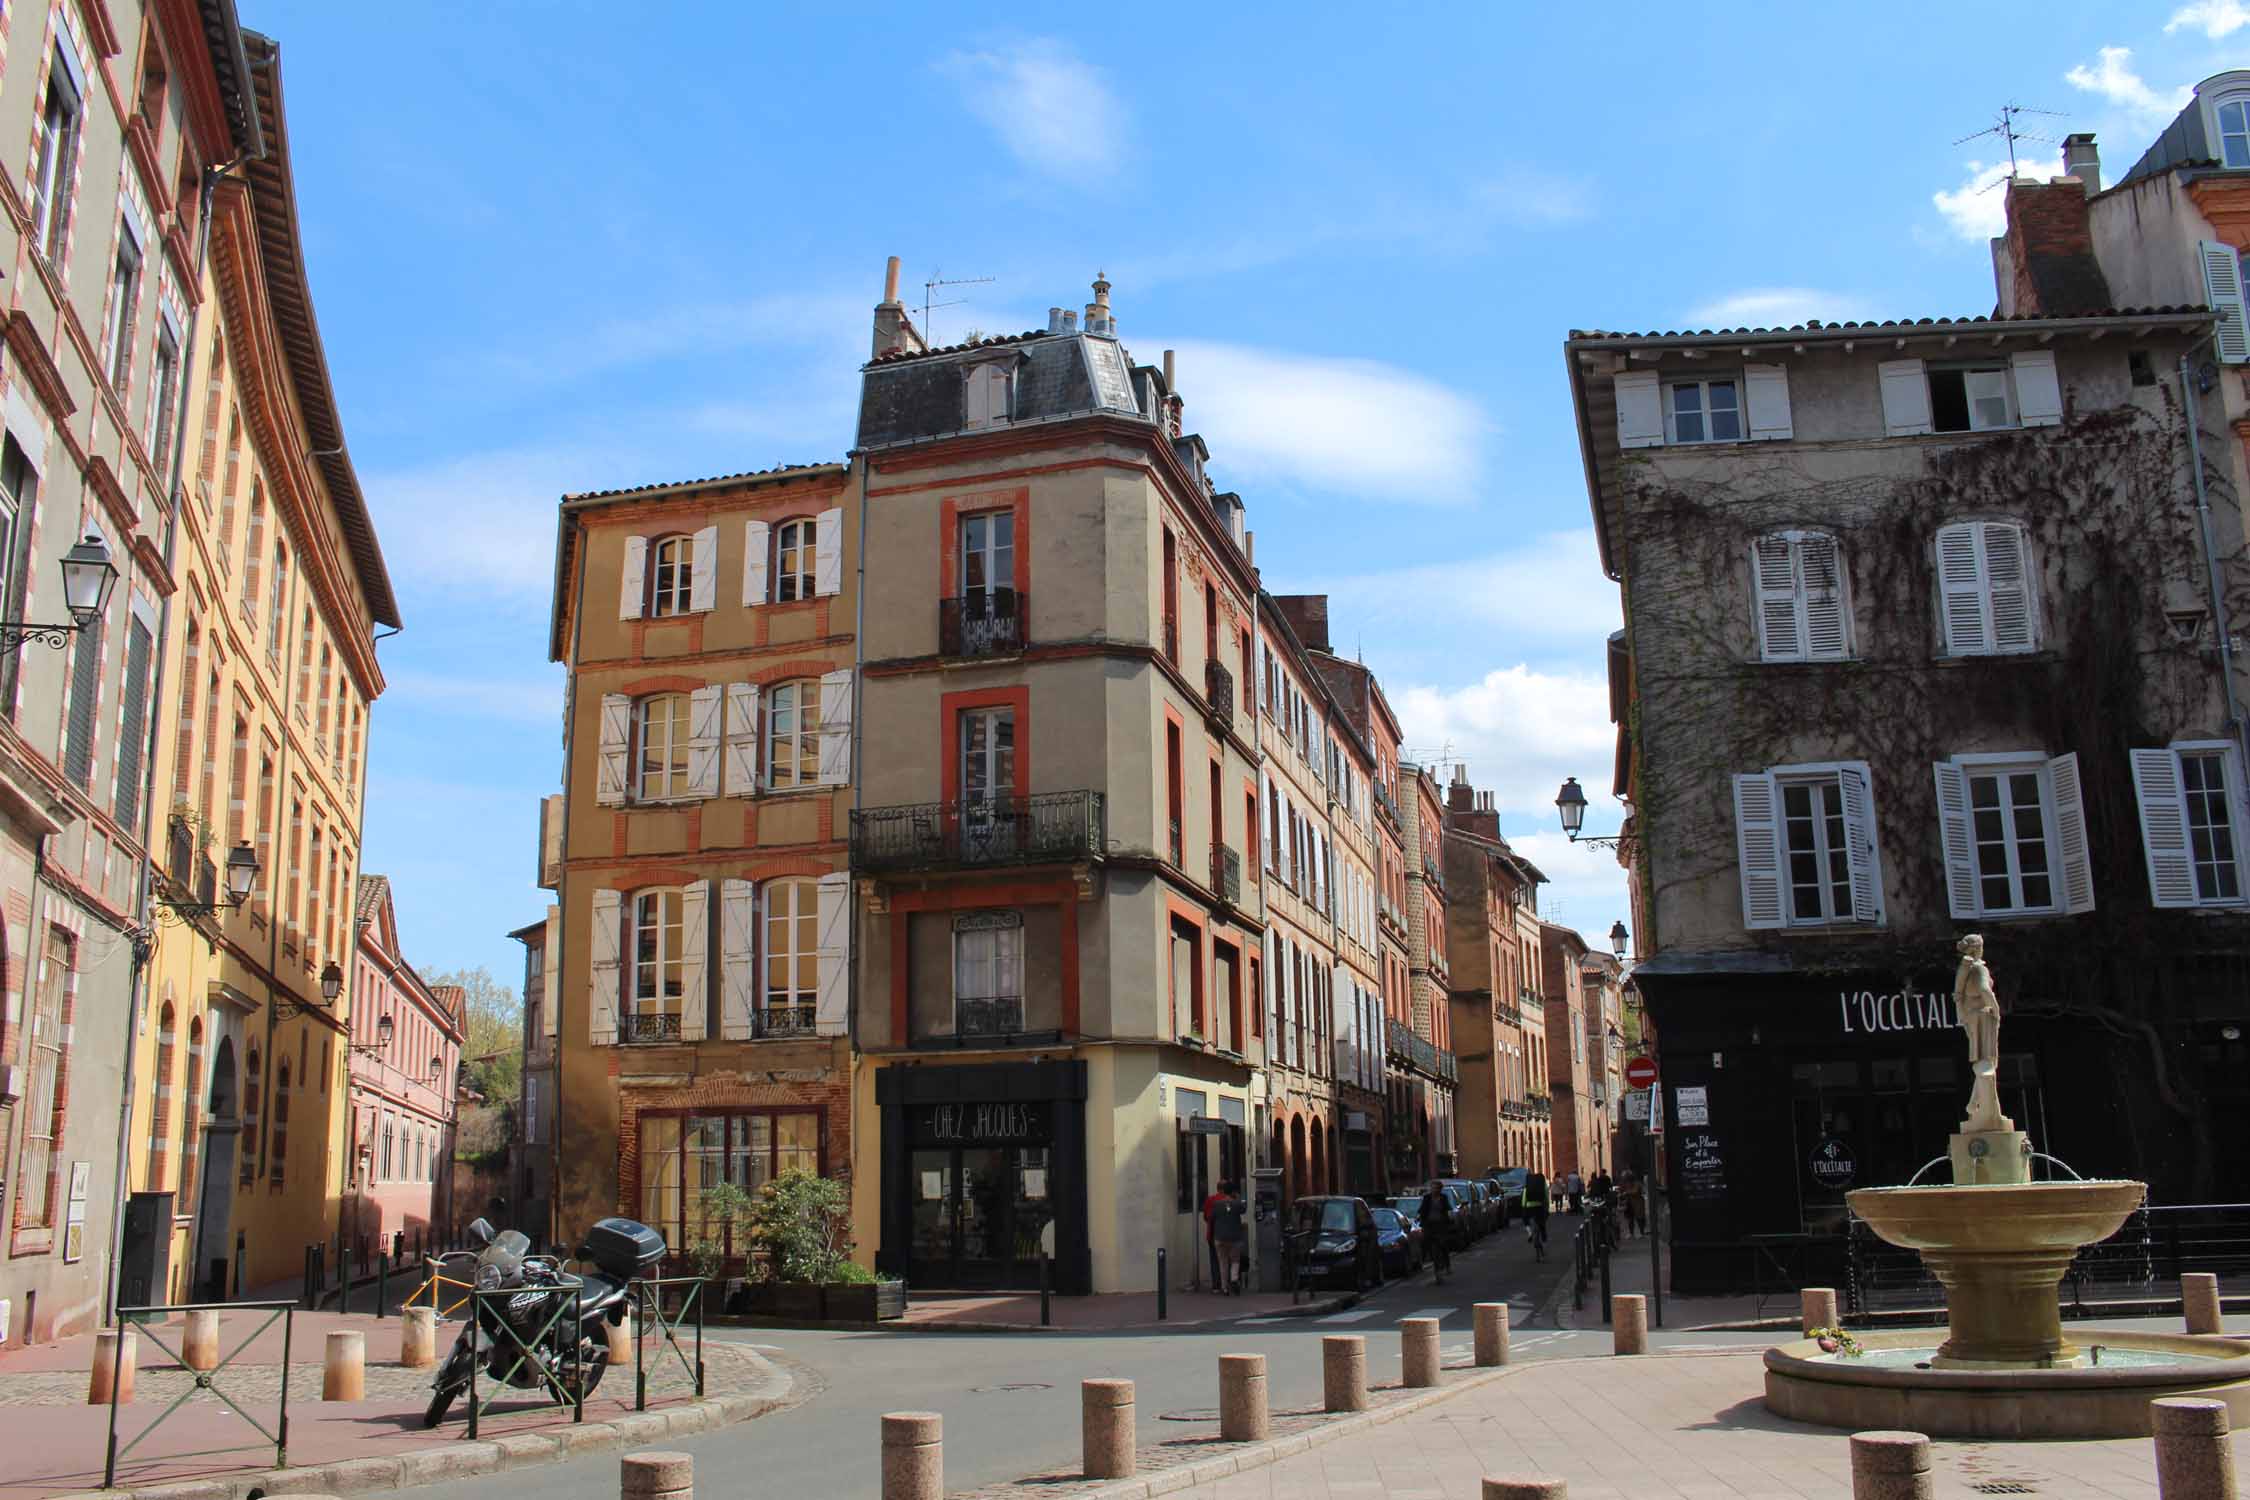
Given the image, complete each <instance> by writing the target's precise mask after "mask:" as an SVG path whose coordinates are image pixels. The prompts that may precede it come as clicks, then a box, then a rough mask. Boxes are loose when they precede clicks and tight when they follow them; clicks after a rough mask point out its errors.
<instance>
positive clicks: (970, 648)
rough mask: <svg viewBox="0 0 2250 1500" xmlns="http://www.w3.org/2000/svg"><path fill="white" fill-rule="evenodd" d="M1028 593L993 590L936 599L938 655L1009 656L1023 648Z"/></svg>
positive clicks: (1028, 613) (1029, 603) (1028, 606)
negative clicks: (957, 597) (960, 596)
mask: <svg viewBox="0 0 2250 1500" xmlns="http://www.w3.org/2000/svg"><path fill="white" fill-rule="evenodd" d="M1030 613H1031V596H1030V595H1029V594H1019V593H1017V592H1016V591H1015V590H1014V589H993V590H990V591H989V592H986V593H981V594H969V595H966V596H964V597H962V598H959V599H940V600H939V601H938V654H939V655H940V656H1013V655H1014V654H1015V653H1017V652H1019V651H1021V650H1022V649H1023V643H1024V636H1025V631H1024V621H1025V619H1026V618H1027V617H1028V616H1029V615H1030Z"/></svg>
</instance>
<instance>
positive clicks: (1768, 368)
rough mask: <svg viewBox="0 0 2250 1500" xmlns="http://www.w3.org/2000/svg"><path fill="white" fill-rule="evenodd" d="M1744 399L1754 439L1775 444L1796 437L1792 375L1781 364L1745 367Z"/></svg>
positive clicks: (1743, 374) (1743, 381) (1743, 371)
mask: <svg viewBox="0 0 2250 1500" xmlns="http://www.w3.org/2000/svg"><path fill="white" fill-rule="evenodd" d="M1742 389H1743V398H1744V400H1745V402H1746V404H1747V405H1748V406H1749V408H1750V436H1751V438H1752V439H1754V440H1765V441H1771V440H1776V439H1780V438H1788V437H1795V436H1796V428H1795V426H1794V425H1793V424H1792V423H1791V421H1790V418H1789V372H1788V371H1787V370H1785V369H1783V368H1782V367H1781V366H1780V365H1744V366H1743V367H1742Z"/></svg>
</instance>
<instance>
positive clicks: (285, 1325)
mask: <svg viewBox="0 0 2250 1500" xmlns="http://www.w3.org/2000/svg"><path fill="white" fill-rule="evenodd" d="M296 1307H297V1304H296V1303H294V1302H167V1303H160V1304H151V1305H149V1306H146V1307H120V1308H119V1309H118V1310H117V1337H116V1339H115V1340H113V1341H112V1342H111V1344H110V1361H111V1363H110V1367H109V1435H108V1439H107V1442H106V1444H105V1447H104V1450H103V1457H102V1488H103V1489H105V1490H107V1489H115V1488H116V1487H117V1465H118V1463H119V1462H120V1461H122V1460H123V1459H125V1458H126V1457H127V1456H129V1455H130V1454H131V1453H132V1451H133V1450H134V1449H135V1448H136V1447H138V1446H139V1445H140V1443H141V1440H142V1439H144V1438H146V1437H147V1436H148V1435H149V1434H150V1433H152V1432H154V1431H155V1430H156V1429H157V1428H159V1427H161V1426H163V1425H164V1422H165V1420H166V1419H167V1418H169V1417H170V1416H171V1415H172V1414H173V1413H175V1412H177V1411H178V1410H179V1409H180V1408H181V1407H183V1406H185V1405H186V1404H187V1402H188V1398H189V1397H191V1396H196V1395H201V1394H209V1395H212V1396H216V1397H218V1398H219V1400H221V1401H223V1402H225V1403H226V1405H227V1407H228V1408H229V1409H230V1410H231V1411H233V1412H234V1414H235V1415H236V1416H238V1417H240V1418H242V1420H243V1421H245V1422H247V1423H249V1424H250V1428H251V1430H252V1431H253V1432H256V1433H257V1434H258V1436H260V1437H261V1438H263V1439H265V1442H266V1443H271V1444H273V1464H274V1467H275V1468H277V1469H282V1468H287V1467H288V1466H289V1344H290V1337H291V1335H292V1334H293V1333H294V1331H295V1328H296ZM211 1311H216V1312H218V1313H220V1314H221V1315H222V1316H223V1315H225V1314H226V1313H230V1312H248V1313H260V1312H262V1313H264V1314H266V1317H265V1320H264V1321H263V1322H261V1323H259V1324H258V1326H257V1327H255V1328H253V1329H251V1330H250V1332H249V1334H248V1335H247V1336H246V1337H245V1338H243V1340H242V1341H241V1342H240V1343H238V1344H236V1345H235V1346H234V1349H233V1350H232V1351H231V1352H230V1353H228V1354H225V1355H223V1356H221V1357H220V1359H219V1362H218V1363H217V1364H216V1365H214V1366H212V1367H211V1368H210V1369H208V1370H196V1369H192V1368H190V1366H189V1365H188V1360H187V1353H186V1337H185V1334H186V1330H185V1328H184V1327H183V1329H182V1330H181V1334H182V1337H181V1347H180V1348H178V1349H175V1348H173V1347H172V1346H171V1345H170V1344H167V1343H165V1342H164V1339H163V1337H162V1336H161V1335H160V1334H159V1333H158V1332H157V1330H156V1328H155V1327H154V1326H152V1325H153V1323H154V1322H155V1321H156V1320H160V1319H164V1318H168V1317H170V1316H171V1315H172V1314H174V1313H182V1314H185V1313H196V1312H211ZM275 1319H279V1320H280V1322H281V1372H282V1378H281V1395H280V1398H279V1406H278V1408H277V1409H276V1411H275V1415H274V1425H273V1427H272V1428H271V1429H268V1428H267V1426H266V1425H265V1423H263V1422H261V1421H259V1420H258V1419H257V1418H256V1417H254V1416H252V1415H251V1414H250V1413H249V1412H248V1411H247V1410H245V1409H244V1408H243V1406H242V1403H241V1402H238V1401H236V1400H235V1399H234V1397H232V1396H230V1395H228V1394H227V1393H226V1392H225V1391H224V1390H221V1389H220V1388H219V1376H220V1375H221V1374H223V1373H224V1372H225V1371H226V1368H227V1366H229V1365H231V1364H233V1363H234V1362H235V1360H236V1359H238V1358H240V1357H241V1355H242V1352H243V1351H244V1350H245V1349H248V1348H249V1347H250V1346H251V1344H253V1343H255V1342H256V1341H257V1338H258V1336H259V1335H260V1334H262V1333H264V1332H265V1331H266V1330H267V1329H268V1328H271V1327H272V1326H273V1325H274V1321H275ZM133 1338H145V1339H147V1340H148V1341H149V1342H150V1343H152V1344H154V1345H156V1347H157V1348H159V1349H161V1350H163V1351H164V1352H165V1353H166V1354H169V1355H171V1356H172V1358H174V1359H176V1360H178V1361H179V1363H180V1368H181V1369H183V1370H187V1371H188V1373H189V1374H191V1375H193V1376H194V1377H195V1379H194V1383H193V1384H192V1385H190V1386H189V1387H188V1388H187V1389H186V1390H184V1391H182V1392H180V1394H179V1395H177V1396H175V1397H173V1398H172V1403H171V1405H169V1406H167V1407H165V1408H164V1410H162V1411H160V1412H158V1413H157V1414H156V1416H155V1417H154V1418H153V1419H152V1420H151V1421H150V1422H149V1424H148V1425H147V1426H146V1427H143V1428H142V1429H141V1430H140V1431H139V1432H136V1433H134V1434H133V1435H132V1436H131V1437H130V1438H128V1439H126V1441H125V1444H124V1446H123V1447H119V1446H118V1442H117V1402H118V1397H119V1395H120V1394H121V1391H122V1387H123V1385H124V1381H123V1378H122V1377H123V1373H124V1364H125V1341H126V1340H127V1339H133ZM139 1363H140V1361H139V1358H138V1355H137V1354H136V1356H135V1359H134V1364H135V1365H136V1366H138V1364H139ZM264 1446H265V1443H236V1444H232V1445H230V1446H228V1447H223V1448H213V1449H207V1450H205V1452H206V1453H240V1452H247V1451H248V1450H250V1449H252V1448H257V1449H263V1448H264ZM197 1456H199V1457H200V1456H202V1455H200V1454H199V1455H197Z"/></svg>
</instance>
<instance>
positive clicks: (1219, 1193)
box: [1203, 1182, 1229, 1292]
mask: <svg viewBox="0 0 2250 1500" xmlns="http://www.w3.org/2000/svg"><path fill="white" fill-rule="evenodd" d="M1228 1186H1229V1184H1227V1183H1224V1182H1222V1183H1220V1184H1219V1185H1218V1186H1217V1187H1215V1188H1213V1189H1212V1190H1211V1193H1210V1196H1208V1197H1206V1198H1205V1199H1204V1200H1203V1243H1204V1246H1205V1247H1206V1248H1207V1249H1208V1250H1209V1251H1210V1254H1211V1290H1212V1291H1214V1292H1222V1291H1225V1290H1226V1285H1227V1282H1226V1275H1225V1273H1224V1272H1222V1271H1221V1270H1220V1269H1219V1241H1218V1237H1217V1236H1218V1214H1219V1205H1220V1204H1222V1203H1224V1202H1226V1201H1227V1188H1228Z"/></svg>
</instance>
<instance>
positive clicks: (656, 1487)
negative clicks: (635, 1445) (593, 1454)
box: [617, 1450, 695, 1500]
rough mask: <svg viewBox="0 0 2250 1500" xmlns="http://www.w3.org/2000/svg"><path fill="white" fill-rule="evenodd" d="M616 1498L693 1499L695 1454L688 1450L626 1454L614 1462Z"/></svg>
mask: <svg viewBox="0 0 2250 1500" xmlns="http://www.w3.org/2000/svg"><path fill="white" fill-rule="evenodd" d="M617 1495H618V1500H694V1495H695V1457H694V1455H693V1454H688V1453H674V1452H666V1451H661V1450H659V1451H653V1452H648V1453H628V1454H626V1455H625V1456H624V1457H623V1458H621V1459H619V1460H618V1462H617Z"/></svg>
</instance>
